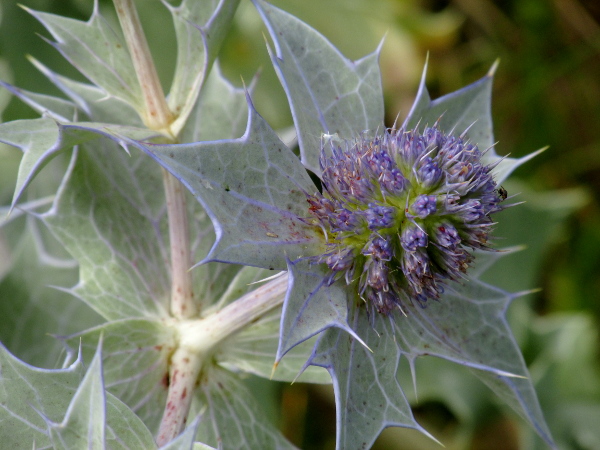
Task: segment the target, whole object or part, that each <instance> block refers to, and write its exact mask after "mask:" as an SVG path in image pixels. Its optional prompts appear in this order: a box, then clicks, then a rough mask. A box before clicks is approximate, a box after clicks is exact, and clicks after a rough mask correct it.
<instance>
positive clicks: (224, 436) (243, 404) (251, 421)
mask: <svg viewBox="0 0 600 450" xmlns="http://www.w3.org/2000/svg"><path fill="white" fill-rule="evenodd" d="M204 378H205V381H204V383H202V384H201V385H200V387H199V389H198V391H197V392H196V398H195V401H196V402H197V405H198V406H199V407H202V405H206V406H207V408H208V409H207V411H206V412H205V413H204V414H203V417H204V419H203V420H202V421H201V422H200V425H199V427H198V434H197V438H199V440H200V441H202V442H205V443H207V444H208V445H212V446H218V445H220V446H221V447H222V448H226V449H228V450H229V449H246V448H277V449H291V448H294V446H293V445H291V444H290V443H289V442H288V441H287V440H286V439H285V438H284V437H283V435H282V434H281V433H280V432H279V431H278V430H277V429H276V428H275V427H274V426H273V425H272V424H270V423H269V421H268V420H267V418H266V417H265V414H264V413H263V412H262V410H261V406H260V405H259V404H258V402H257V400H256V399H255V398H254V397H253V395H252V393H250V392H249V391H248V389H247V388H246V386H244V385H243V384H242V383H241V381H240V380H239V379H238V378H237V377H236V376H235V375H234V374H231V373H230V372H228V371H225V370H223V369H219V368H218V367H214V368H213V369H212V370H210V371H207V373H206V374H205V377H204Z"/></svg>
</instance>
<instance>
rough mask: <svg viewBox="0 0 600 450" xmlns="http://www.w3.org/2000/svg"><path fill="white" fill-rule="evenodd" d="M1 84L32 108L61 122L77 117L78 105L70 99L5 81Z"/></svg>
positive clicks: (0, 82) (0, 84)
mask: <svg viewBox="0 0 600 450" xmlns="http://www.w3.org/2000/svg"><path fill="white" fill-rule="evenodd" d="M0 86H2V87H4V88H5V89H6V90H7V91H8V92H10V93H11V94H13V95H14V96H15V97H18V98H19V99H20V100H21V101H22V102H23V103H25V104H27V105H28V106H30V107H31V109H33V110H34V111H36V112H37V113H39V114H40V115H45V116H47V117H50V118H52V119H54V120H57V121H61V122H69V121H71V120H73V119H74V118H75V111H76V106H75V105H74V104H73V103H72V102H70V101H68V100H64V99H62V98H58V97H54V96H52V95H46V94H37V93H35V92H30V91H27V90H25V89H20V88H18V87H16V86H13V85H11V84H8V83H6V82H4V81H0Z"/></svg>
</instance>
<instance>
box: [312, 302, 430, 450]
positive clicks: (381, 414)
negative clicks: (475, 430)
mask: <svg viewBox="0 0 600 450" xmlns="http://www.w3.org/2000/svg"><path fill="white" fill-rule="evenodd" d="M352 319H353V324H352V325H353V326H354V327H355V328H356V329H357V330H361V336H362V337H363V339H364V340H365V342H366V345H368V346H369V348H368V349H367V348H366V347H365V345H364V344H362V343H360V342H358V341H357V340H356V339H353V338H350V337H349V336H348V335H347V333H346V332H345V331H343V330H339V329H335V328H330V329H328V330H327V331H326V332H325V333H323V334H322V335H321V336H320V337H319V340H318V343H317V345H316V346H315V352H314V354H313V357H312V359H311V364H315V365H318V366H322V367H325V368H326V369H327V370H328V371H329V373H330V375H331V378H332V379H333V386H334V392H335V402H336V416H337V425H336V432H337V437H336V448H339V449H348V450H350V449H363V448H371V446H372V445H373V443H374V442H375V439H377V437H378V436H379V434H380V433H381V432H382V431H383V429H384V428H386V427H389V426H400V427H404V428H412V429H415V430H419V431H420V432H422V433H423V434H425V435H427V436H430V437H431V435H430V434H429V433H427V431H425V429H424V428H422V427H421V426H420V425H419V424H418V423H417V422H416V420H415V418H414V417H413V413H412V410H411V407H410V404H409V403H408V401H407V400H406V397H405V395H404V392H403V388H402V386H400V384H399V382H398V379H397V371H398V366H399V364H400V363H401V359H402V356H403V355H402V353H401V352H399V351H398V344H397V343H396V339H395V338H396V336H394V335H393V334H389V333H385V334H379V333H378V332H377V330H376V329H375V328H374V327H372V326H371V324H370V323H369V318H368V317H367V316H366V314H364V310H362V311H357V310H356V309H355V310H354V313H353V318H352ZM375 320H379V318H376V319H375ZM380 320H386V319H383V318H381V319H380ZM405 362H406V361H405Z"/></svg>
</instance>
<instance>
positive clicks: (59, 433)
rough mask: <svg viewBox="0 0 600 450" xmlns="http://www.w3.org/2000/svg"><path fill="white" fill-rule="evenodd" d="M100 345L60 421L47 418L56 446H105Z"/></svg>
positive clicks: (61, 447)
mask: <svg viewBox="0 0 600 450" xmlns="http://www.w3.org/2000/svg"><path fill="white" fill-rule="evenodd" d="M101 348H102V347H101V345H98V349H97V350H96V354H95V355H94V358H93V359H92V362H91V364H90V366H89V368H88V370H87V372H86V374H85V376H84V377H83V380H82V381H81V384H80V385H79V387H78V388H77V391H76V392H75V395H74V396H73V398H72V400H71V403H70V404H69V407H68V409H67V412H66V415H65V418H64V419H63V420H62V421H61V422H60V423H55V422H53V421H52V420H50V419H48V418H46V417H44V419H45V420H46V424H47V425H48V430H49V431H50V438H51V439H52V445H53V446H54V448H56V449H70V448H84V447H87V448H105V446H106V440H105V434H104V431H105V430H104V427H105V424H106V400H105V397H104V381H103V379H102V356H101Z"/></svg>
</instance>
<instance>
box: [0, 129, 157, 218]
mask: <svg viewBox="0 0 600 450" xmlns="http://www.w3.org/2000/svg"><path fill="white" fill-rule="evenodd" d="M114 133H118V134H122V135H124V136H130V137H132V138H138V139H149V138H152V137H154V136H156V132H153V131H150V130H147V129H142V128H134V127H128V126H121V125H111V124H105V123H91V122H86V123H82V122H71V123H60V122H56V121H55V120H53V119H50V118H41V119H31V120H16V121H14V122H8V123H5V124H0V142H4V143H5V144H9V145H13V146H15V147H18V148H19V149H21V151H22V152H23V158H22V159H21V164H20V165H19V174H18V177H17V186H16V188H15V193H14V195H13V201H12V206H13V207H14V206H15V205H16V203H17V201H18V200H19V198H20V197H21V196H22V195H23V192H24V191H25V189H26V188H27V186H28V185H29V184H30V183H31V182H32V181H33V179H34V178H35V176H36V175H37V174H38V173H39V172H40V171H41V170H42V169H43V167H44V166H45V165H46V164H48V162H49V161H50V160H52V158H54V157H56V156H57V155H58V154H59V153H61V152H63V151H66V150H70V149H72V148H73V147H74V146H75V145H78V144H81V143H84V142H87V141H89V140H93V139H98V138H99V137H101V136H106V137H109V138H111V139H114V140H115V141H117V142H119V141H120V140H121V139H120V138H117V137H116V136H115V134H114Z"/></svg>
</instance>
